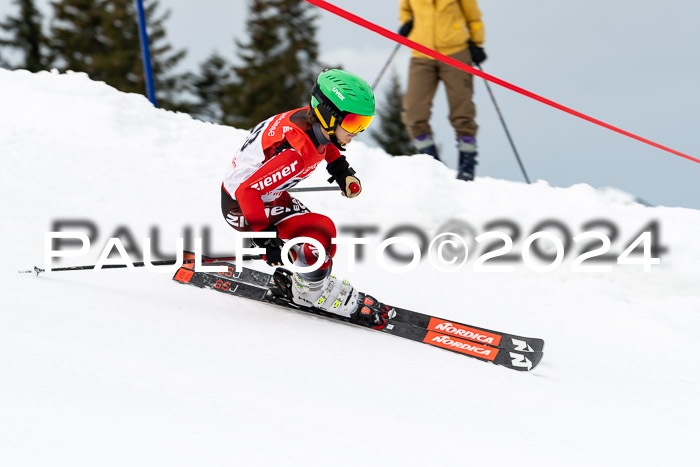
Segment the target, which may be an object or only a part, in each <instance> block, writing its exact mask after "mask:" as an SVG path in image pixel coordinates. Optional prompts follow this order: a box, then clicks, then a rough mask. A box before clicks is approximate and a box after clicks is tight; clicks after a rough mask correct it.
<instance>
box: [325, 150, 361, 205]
mask: <svg viewBox="0 0 700 467" xmlns="http://www.w3.org/2000/svg"><path fill="white" fill-rule="evenodd" d="M326 170H328V173H329V174H331V178H329V179H328V183H332V182H333V181H335V182H336V183H337V184H338V186H339V187H340V191H341V193H342V194H343V196H345V197H347V198H354V197H355V196H357V195H359V194H360V192H362V184H361V183H360V180H359V179H358V178H357V177H355V176H354V175H355V171H354V170H353V169H352V167H350V164H348V161H347V159H345V156H340V157H339V158H338V159H336V160H334V161H333V162H331V163H330V164H328V166H327V167H326Z"/></svg>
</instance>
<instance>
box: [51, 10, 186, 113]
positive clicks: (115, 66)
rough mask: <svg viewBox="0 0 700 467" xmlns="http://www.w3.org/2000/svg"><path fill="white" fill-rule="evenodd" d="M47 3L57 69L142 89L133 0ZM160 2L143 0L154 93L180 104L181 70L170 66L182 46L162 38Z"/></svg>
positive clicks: (164, 102) (165, 102)
mask: <svg viewBox="0 0 700 467" xmlns="http://www.w3.org/2000/svg"><path fill="white" fill-rule="evenodd" d="M51 5H52V6H53V9H54V19H53V21H52V26H51V48H52V50H54V52H55V54H56V56H57V58H59V59H60V62H61V63H60V65H61V69H63V70H73V71H82V72H85V73H87V74H88V75H89V76H90V77H91V78H92V79H94V80H99V81H104V82H106V83H107V84H109V85H110V86H114V87H115V88H117V89H119V90H120V91H123V92H135V93H139V94H145V93H146V84H145V78H144V74H143V62H142V60H141V46H140V39H139V32H138V17H137V11H136V5H135V2H134V1H133V0H55V1H52V2H51ZM158 6H159V4H158V1H157V0H145V2H144V10H145V13H146V18H147V23H148V24H147V29H148V35H149V42H150V50H151V59H152V63H153V75H154V81H155V87H156V96H157V99H158V104H159V106H160V107H164V108H169V109H179V108H180V107H179V106H178V104H177V95H178V93H179V92H180V91H181V90H182V89H184V85H185V82H184V81H185V75H174V74H172V73H171V71H172V69H173V68H174V67H175V66H176V65H177V64H178V62H180V60H182V58H184V56H185V53H186V52H185V51H184V50H180V51H173V48H172V46H171V45H169V44H167V43H165V39H166V37H165V36H166V32H165V27H164V22H165V20H167V19H168V17H169V16H170V12H169V11H166V12H165V13H164V14H163V15H159V14H158V11H157V10H158Z"/></svg>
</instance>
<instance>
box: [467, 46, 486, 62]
mask: <svg viewBox="0 0 700 467" xmlns="http://www.w3.org/2000/svg"><path fill="white" fill-rule="evenodd" d="M467 44H468V45H469V53H471V54H472V62H474V65H477V66H478V65H481V62H484V61H486V58H487V57H486V52H484V48H483V47H479V46H478V45H476V44H475V43H473V42H472V41H468V42H467Z"/></svg>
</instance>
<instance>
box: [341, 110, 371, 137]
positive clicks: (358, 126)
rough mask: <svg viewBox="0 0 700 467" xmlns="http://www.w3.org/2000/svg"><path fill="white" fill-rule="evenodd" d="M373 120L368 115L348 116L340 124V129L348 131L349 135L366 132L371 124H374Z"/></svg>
mask: <svg viewBox="0 0 700 467" xmlns="http://www.w3.org/2000/svg"><path fill="white" fill-rule="evenodd" d="M372 118H374V117H370V116H367V115H357V114H347V115H345V118H343V121H342V122H340V127H341V128H342V129H343V130H345V131H347V132H348V133H354V134H356V133H359V132H361V131H365V130H366V129H367V127H368V126H369V124H370V123H371V122H372Z"/></svg>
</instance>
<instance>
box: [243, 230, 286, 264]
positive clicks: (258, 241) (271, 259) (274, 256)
mask: <svg viewBox="0 0 700 467" xmlns="http://www.w3.org/2000/svg"><path fill="white" fill-rule="evenodd" d="M261 232H274V233H275V235H276V237H273V238H251V239H250V240H251V241H252V242H253V245H255V246H256V247H258V248H265V258H264V259H265V262H266V263H267V264H269V265H270V266H282V247H283V246H284V241H283V240H282V239H281V238H280V237H279V235H280V234H279V231H278V230H277V227H276V226H274V225H270V226H268V227H266V228H265V229H263V230H262V231H261Z"/></svg>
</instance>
